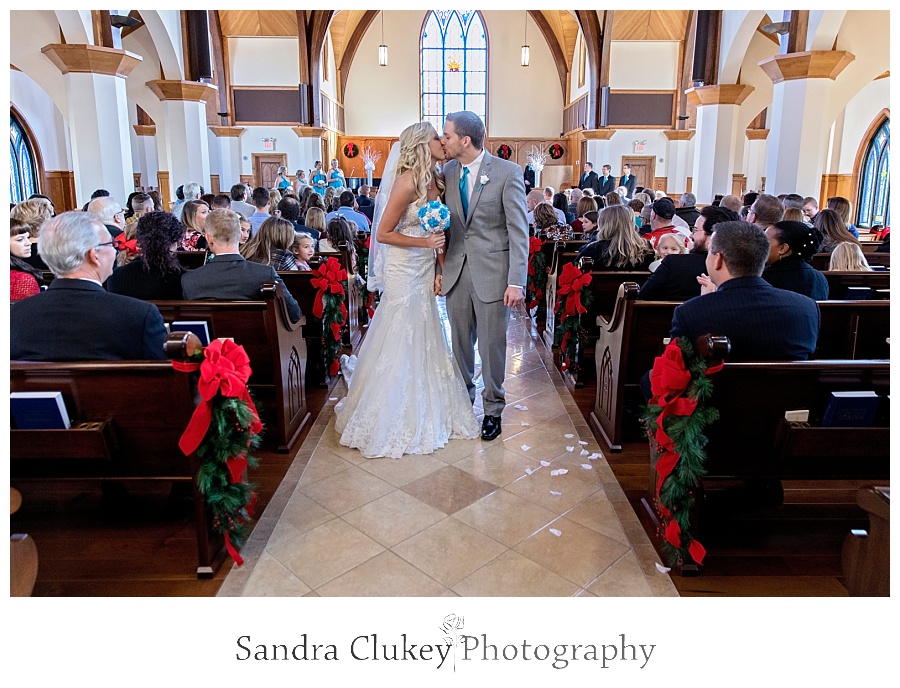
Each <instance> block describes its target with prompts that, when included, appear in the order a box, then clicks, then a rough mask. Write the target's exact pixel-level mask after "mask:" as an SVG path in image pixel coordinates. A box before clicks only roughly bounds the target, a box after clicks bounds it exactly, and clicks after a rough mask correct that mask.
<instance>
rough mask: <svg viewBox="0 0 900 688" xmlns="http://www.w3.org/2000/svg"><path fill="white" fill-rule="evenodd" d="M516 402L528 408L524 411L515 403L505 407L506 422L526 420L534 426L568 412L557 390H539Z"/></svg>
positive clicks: (504, 416)
mask: <svg viewBox="0 0 900 688" xmlns="http://www.w3.org/2000/svg"><path fill="white" fill-rule="evenodd" d="M516 403H517V404H520V405H522V406H526V407H527V408H528V410H527V411H522V410H521V409H517V408H516V405H515V404H508V405H507V406H506V408H505V409H503V420H504V422H506V421H512V422H513V423H514V424H517V423H519V422H520V421H525V422H526V423H531V425H532V426H537V425H539V424H541V423H543V422H544V421H547V420H550V419H551V418H554V417H556V416H558V415H560V414H562V413H565V412H566V408H565V406H563V403H562V402H561V401H560V400H559V395H558V394H557V393H556V392H555V391H547V392H539V393H538V394H533V395H531V396H530V397H525V398H524V399H521V400H520V401H518V402H516Z"/></svg>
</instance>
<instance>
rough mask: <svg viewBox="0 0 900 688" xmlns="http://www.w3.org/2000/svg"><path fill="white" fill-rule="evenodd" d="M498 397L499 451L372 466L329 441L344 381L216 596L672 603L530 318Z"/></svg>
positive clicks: (451, 452)
mask: <svg viewBox="0 0 900 688" xmlns="http://www.w3.org/2000/svg"><path fill="white" fill-rule="evenodd" d="M445 326H446V321H445ZM504 387H505V389H506V398H507V406H506V409H505V411H504V412H503V434H502V435H501V436H500V438H498V439H497V440H494V441H493V442H483V441H481V440H480V439H478V440H452V441H451V442H450V443H449V444H448V445H447V446H446V447H444V448H443V449H441V450H439V451H436V452H434V454H432V455H429V456H404V457H403V458H402V459H399V460H398V459H365V458H363V457H362V456H360V454H359V452H358V451H356V450H355V449H349V448H347V447H342V446H341V445H340V443H339V441H338V440H339V436H338V434H337V433H336V432H335V430H334V405H335V403H337V399H340V398H341V397H342V396H343V395H344V394H345V392H346V387H345V386H344V383H343V381H340V382H339V383H338V385H337V386H336V387H335V389H334V392H333V394H332V397H331V398H330V400H329V402H328V403H327V405H326V406H325V408H324V409H323V410H322V412H321V413H320V415H319V417H318V418H317V420H316V422H315V424H314V425H313V427H312V429H311V431H310V433H309V436H308V437H307V439H306V441H305V442H304V444H303V446H302V447H301V448H300V450H299V451H298V454H297V458H296V459H295V461H294V463H295V465H294V466H293V467H292V468H291V469H289V470H288V473H287V475H286V476H285V479H284V482H283V483H282V485H281V486H280V487H279V489H278V491H277V492H276V494H275V496H274V498H273V500H272V502H271V503H270V504H269V506H268V508H267V509H266V511H265V513H264V514H263V515H262V517H261V518H260V521H259V523H258V524H257V526H256V528H255V530H254V531H253V534H252V535H251V537H250V539H249V540H248V542H247V543H246V544H245V546H244V549H243V551H242V554H243V556H244V559H245V563H244V565H243V566H242V567H241V568H240V569H238V568H234V569H232V571H231V572H230V573H229V574H228V576H227V577H226V579H225V581H224V583H223V585H222V587H221V588H220V590H219V595H220V596H264V595H274V596H297V595H320V596H404V597H405V596H432V597H433V596H456V595H461V596H540V597H551V596H573V595H589V596H590V595H596V596H632V595H639V596H676V595H677V592H676V590H675V587H674V585H673V584H672V582H671V580H670V579H669V577H668V575H666V574H664V573H660V572H659V571H658V570H657V568H656V562H657V561H658V560H659V559H658V557H657V555H656V553H655V551H654V549H653V546H652V545H651V544H650V542H649V541H648V539H647V537H646V535H645V534H644V531H643V529H642V528H641V526H640V523H639V522H638V520H637V517H636V516H635V514H634V512H633V511H632V510H631V507H630V506H629V504H628V501H627V500H626V498H625V495H624V494H623V492H622V490H621V488H620V487H619V485H618V483H617V482H616V480H615V478H614V477H613V474H612V471H611V470H610V468H609V465H608V464H607V463H606V460H605V459H604V458H603V457H602V455H601V456H599V457H598V458H595V459H593V460H590V459H589V457H590V455H592V454H594V453H597V454H600V448H599V446H598V444H597V442H596V440H595V439H594V437H593V435H592V434H591V431H590V429H589V427H588V425H587V424H586V423H585V421H584V418H583V417H582V415H581V413H580V412H579V410H578V407H577V406H576V404H575V402H574V400H573V399H572V397H571V395H570V394H569V392H568V390H567V389H566V386H565V383H564V382H563V380H562V378H561V377H560V375H559V373H558V372H557V370H556V369H555V367H554V366H553V361H552V356H551V353H550V352H549V351H548V350H547V349H546V347H545V346H544V345H543V343H542V342H541V341H540V340H539V338H538V337H537V335H536V332H534V331H533V327H532V323H531V320H529V319H528V318H527V317H525V315H524V313H520V314H515V313H514V314H513V317H512V318H511V319H510V324H509V334H508V352H507V377H506V380H505V382H504ZM517 407H519V408H517ZM475 412H476V414H478V415H479V416H481V415H483V411H482V409H481V397H480V392H479V396H478V397H477V401H476V404H475ZM581 442H584V443H585V444H581ZM570 448H571V451H570V450H569V449H570ZM582 450H584V451H586V452H587V454H586V455H585V454H584V453H583V451H582ZM307 459H308V461H307ZM304 462H306V463H305V467H304V465H303V464H304ZM584 466H589V468H586V467H584ZM556 469H567V470H568V473H565V474H563V475H551V472H552V471H555V470H556Z"/></svg>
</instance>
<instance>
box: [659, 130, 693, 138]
mask: <svg viewBox="0 0 900 688" xmlns="http://www.w3.org/2000/svg"><path fill="white" fill-rule="evenodd" d="M696 133H697V131H696V130H695V129H665V130H663V135H664V136H665V137H666V138H667V139H669V141H690V140H691V139H692V138H694V134H696Z"/></svg>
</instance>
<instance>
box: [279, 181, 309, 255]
mask: <svg viewBox="0 0 900 688" xmlns="http://www.w3.org/2000/svg"><path fill="white" fill-rule="evenodd" d="M310 193H312V194H315V192H314V191H312V190H310ZM278 212H279V213H281V218H282V219H283V220H287V221H288V222H290V223H291V224H292V225H294V231H295V232H306V233H307V234H309V235H310V236H312V237H313V244H315V241H316V240H318V238H319V232H318V230H316V229H312V228H311V227H307V226H306V225H304V224H303V222H302V221H301V219H300V201H298V200H297V199H296V198H294V197H293V196H285V197H284V198H282V199H281V203H279V204H278Z"/></svg>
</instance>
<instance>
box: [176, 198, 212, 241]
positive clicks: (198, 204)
mask: <svg viewBox="0 0 900 688" xmlns="http://www.w3.org/2000/svg"><path fill="white" fill-rule="evenodd" d="M208 215H209V206H208V205H206V203H204V202H203V201H187V202H186V203H185V204H184V207H183V210H182V212H181V223H182V224H183V225H184V238H183V239H182V240H181V244H180V245H179V247H178V248H179V249H180V250H182V251H205V250H206V238H205V237H204V232H205V231H206V217H207V216H208Z"/></svg>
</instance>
